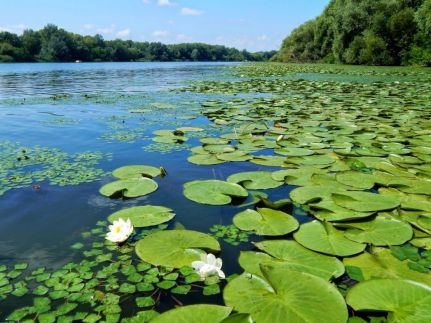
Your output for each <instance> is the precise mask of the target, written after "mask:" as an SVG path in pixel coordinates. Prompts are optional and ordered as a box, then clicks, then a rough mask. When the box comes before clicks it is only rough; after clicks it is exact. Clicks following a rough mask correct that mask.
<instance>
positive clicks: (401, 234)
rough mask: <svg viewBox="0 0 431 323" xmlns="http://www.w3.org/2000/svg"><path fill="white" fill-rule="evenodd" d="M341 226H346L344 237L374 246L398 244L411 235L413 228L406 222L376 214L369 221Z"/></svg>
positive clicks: (408, 238) (407, 239)
mask: <svg viewBox="0 0 431 323" xmlns="http://www.w3.org/2000/svg"><path fill="white" fill-rule="evenodd" d="M342 226H343V227H345V228H348V229H347V230H346V231H345V233H344V236H345V237H346V238H348V239H350V240H352V241H356V242H360V243H371V244H373V245H375V246H391V245H400V244H403V243H405V242H406V241H409V240H410V239H411V238H412V236H413V229H412V228H411V226H410V225H409V224H408V223H405V222H403V221H400V220H396V219H391V218H386V217H383V216H377V217H376V218H375V219H374V220H371V221H362V222H354V223H348V224H345V225H342Z"/></svg>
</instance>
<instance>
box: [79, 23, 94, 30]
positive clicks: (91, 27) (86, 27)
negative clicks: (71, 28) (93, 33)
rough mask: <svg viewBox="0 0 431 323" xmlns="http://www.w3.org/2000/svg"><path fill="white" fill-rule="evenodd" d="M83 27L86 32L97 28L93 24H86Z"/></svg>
mask: <svg viewBox="0 0 431 323" xmlns="http://www.w3.org/2000/svg"><path fill="white" fill-rule="evenodd" d="M82 27H83V28H84V29H86V30H92V29H94V28H95V26H94V25H93V24H85V25H83V26H82Z"/></svg>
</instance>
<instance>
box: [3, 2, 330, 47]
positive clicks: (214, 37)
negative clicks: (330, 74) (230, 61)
mask: <svg viewBox="0 0 431 323" xmlns="http://www.w3.org/2000/svg"><path fill="white" fill-rule="evenodd" d="M328 3H329V0H0V8H1V10H0V30H7V31H11V32H15V33H21V32H22V31H23V30H24V29H25V28H32V29H40V28H42V27H43V26H44V25H46V24H47V23H54V24H56V25H58V26H60V27H62V28H65V29H66V30H69V31H72V32H76V33H80V34H86V35H94V34H96V33H99V34H102V35H103V37H104V38H105V39H115V38H121V39H132V40H136V41H161V42H163V43H180V42H205V43H210V44H221V45H226V46H232V47H236V48H239V49H244V48H245V49H248V50H251V51H260V50H271V49H278V48H279V46H280V44H281V41H282V40H283V38H284V37H285V36H286V35H287V34H288V33H289V32H290V31H292V29H293V28H295V27H296V26H298V25H300V24H301V23H303V22H305V21H307V20H309V19H312V18H314V17H316V16H317V15H319V14H320V13H321V12H322V10H323V9H324V8H325V6H326V5H327V4H328Z"/></svg>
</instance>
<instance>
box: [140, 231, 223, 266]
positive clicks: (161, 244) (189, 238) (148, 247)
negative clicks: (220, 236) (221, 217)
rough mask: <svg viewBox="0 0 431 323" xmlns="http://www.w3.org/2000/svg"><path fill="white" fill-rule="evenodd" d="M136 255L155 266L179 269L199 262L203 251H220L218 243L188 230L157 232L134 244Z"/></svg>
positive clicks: (205, 235)
mask: <svg viewBox="0 0 431 323" xmlns="http://www.w3.org/2000/svg"><path fill="white" fill-rule="evenodd" d="M135 249H136V253H137V255H138V256H139V258H141V259H142V260H143V261H145V262H148V263H150V264H153V265H156V266H165V267H172V268H181V267H184V266H191V264H192V262H193V261H196V260H200V259H201V255H203V254H204V253H205V252H204V251H203V250H207V251H211V252H217V251H220V245H219V243H218V241H217V240H216V239H215V238H213V237H211V236H209V235H207V234H204V233H201V232H197V231H190V230H170V231H159V232H155V233H152V234H149V235H148V236H146V237H145V238H144V239H142V240H140V241H138V243H137V244H136V248H135Z"/></svg>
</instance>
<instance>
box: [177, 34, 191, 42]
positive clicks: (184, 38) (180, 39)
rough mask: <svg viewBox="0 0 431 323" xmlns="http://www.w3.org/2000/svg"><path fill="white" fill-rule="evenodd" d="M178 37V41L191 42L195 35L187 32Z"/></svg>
mask: <svg viewBox="0 0 431 323" xmlns="http://www.w3.org/2000/svg"><path fill="white" fill-rule="evenodd" d="M176 38H177V40H178V41H181V42H191V41H192V40H193V37H191V36H189V35H186V34H178V35H177V36H176Z"/></svg>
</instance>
